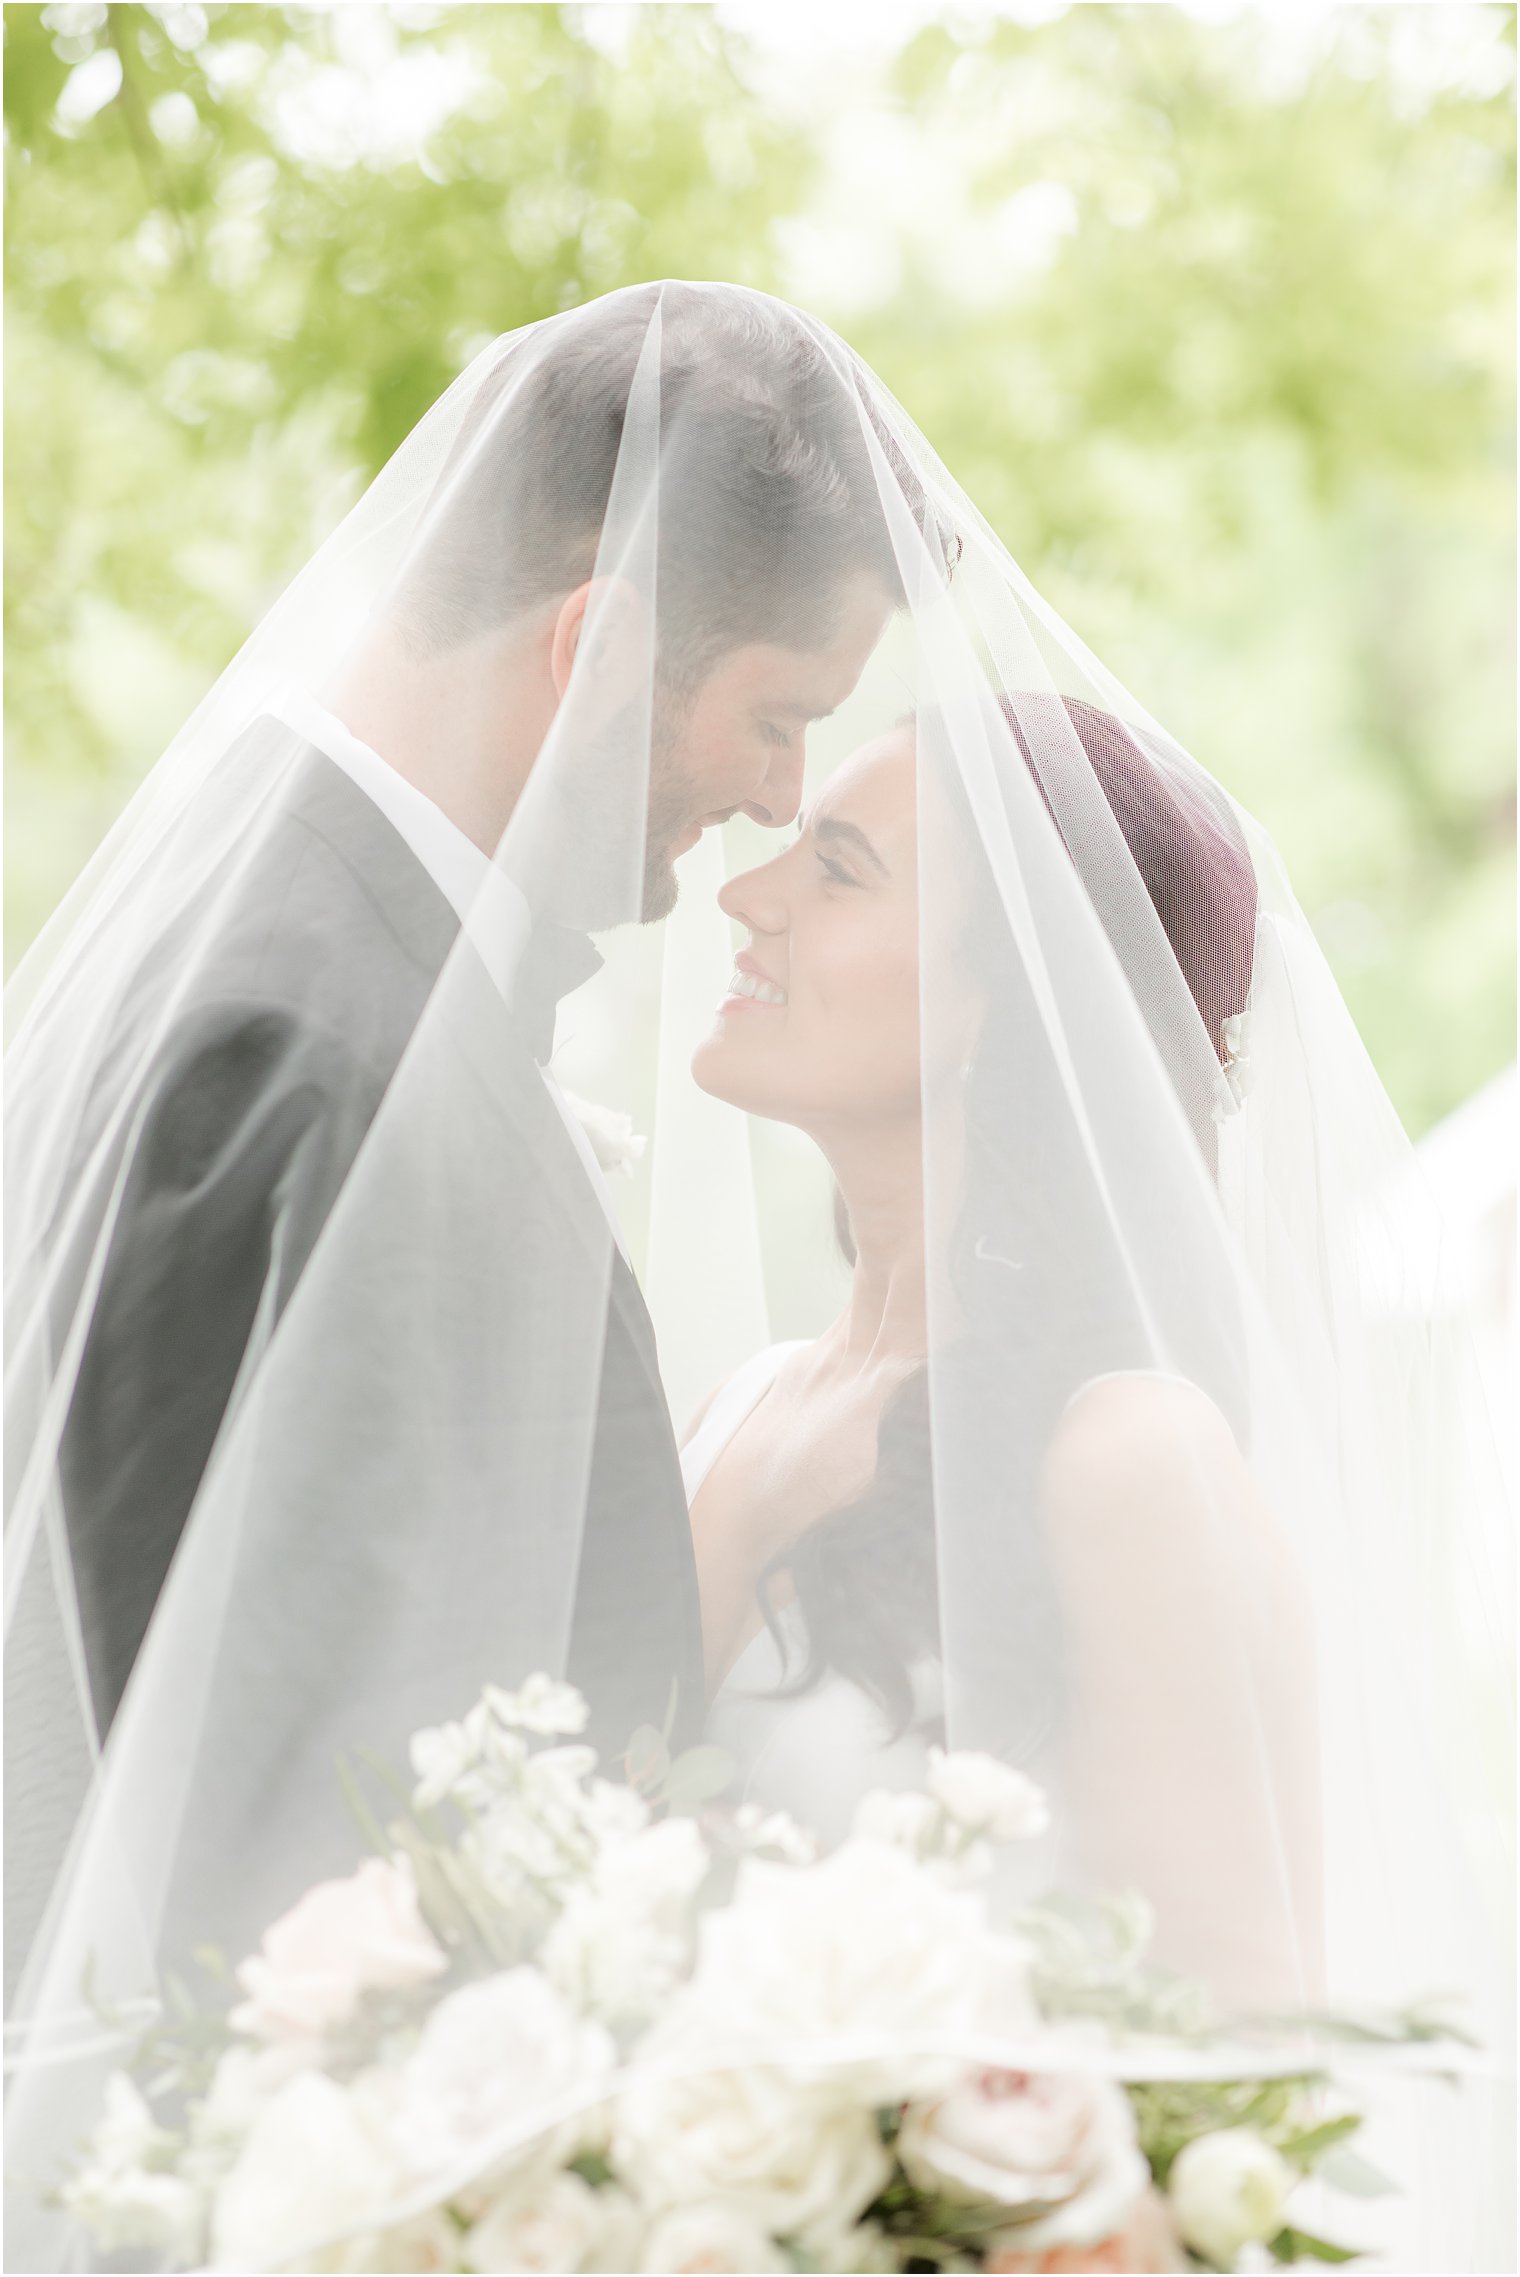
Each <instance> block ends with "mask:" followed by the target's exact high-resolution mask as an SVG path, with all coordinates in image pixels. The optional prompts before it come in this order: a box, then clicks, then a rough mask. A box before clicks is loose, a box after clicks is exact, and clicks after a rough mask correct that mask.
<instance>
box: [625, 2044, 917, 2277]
mask: <svg viewBox="0 0 1520 2277" xmlns="http://www.w3.org/2000/svg"><path fill="white" fill-rule="evenodd" d="M612 2160H613V2164H614V2165H615V2166H616V2168H617V2170H618V2172H619V2173H620V2174H621V2175H622V2176H623V2177H624V2179H625V2181H627V2182H628V2184H629V2185H630V2187H631V2188H632V2189H633V2191H634V2192H635V2194H636V2196H637V2197H638V2198H639V2199H640V2200H641V2201H642V2202H643V2203H644V2204H645V2205H646V2206H648V2207H651V2208H653V2209H656V2210H659V2209H664V2208H671V2207H679V2206H684V2205H686V2204H687V2203H689V2202H690V2201H692V2200H706V2199H718V2200H721V2201H722V2202H723V2203H724V2205H725V2206H728V2207H730V2208H731V2209H732V2210H733V2212H734V2213H735V2214H736V2215H742V2216H743V2217H744V2218H745V2219H746V2220H747V2221H748V2222H750V2223H751V2224H753V2225H754V2226H755V2227H756V2228H757V2229H759V2230H761V2231H763V2232H765V2233H766V2234H767V2235H769V2236H773V2237H796V2238H798V2239H799V2240H801V2242H802V2243H803V2244H804V2245H806V2246H809V2247H812V2246H816V2245H818V2244H821V2243H824V2242H826V2241H828V2240H829V2239H831V2238H834V2237H836V2236H837V2235H838V2234H839V2232H840V2231H841V2230H843V2229H847V2228H848V2227H849V2225H850V2223H851V2222H853V2221H854V2220H855V2218H856V2216H857V2215H858V2214H860V2213H861V2212H862V2211H863V2209H864V2208H865V2207H866V2206H868V2205H869V2204H870V2202H871V2200H872V2199H873V2198H874V2197H876V2196H877V2194H878V2192H880V2191H881V2190H882V2189H883V2188H884V2187H885V2185H886V2183H887V2181H888V2179H889V2177H890V2175H891V2171H892V2162H891V2160H890V2159H889V2158H888V2157H887V2154H886V2152H885V2150H884V2149H883V2147H882V2141H881V2135H880V2132H879V2130H878V2128H877V2125H876V2120H875V2116H874V2114H873V2112H871V2111H870V2110H868V2109H865V2108H863V2107H860V2106H852V2105H850V2104H847V2103H843V2102H841V2103H839V2104H837V2105H836V2106H835V2107H834V2108H833V2109H831V2110H829V2109H820V2108H819V2106H818V2104H817V2103H816V2101H814V2100H813V2099H811V2098H809V2097H808V2096H806V2095H803V2094H799V2092H798V2089H797V2085H796V2082H795V2081H794V2080H790V2079H788V2078H786V2077H785V2076H784V2075H783V2074H782V2073H781V2072H779V2071H776V2070H774V2069H768V2068H766V2067H764V2066H761V2065H751V2066H746V2067H745V2068H744V2069H742V2070H738V2071H712V2072H688V2073H672V2074H668V2075H666V2076H663V2077H661V2076H651V2077H648V2078H645V2079H643V2080H639V2081H636V2082H634V2084H633V2085H631V2086H630V2087H629V2088H628V2089H627V2090H626V2091H625V2093H624V2094H623V2096H622V2097H621V2098H620V2099H619V2102H618V2106H617V2110H616V2112H615V2114H614V2117H613V2125H612ZM684 2266H694V2265H693V2264H690V2263H688V2264H685V2265H684ZM720 2266H722V2265H720Z"/></svg>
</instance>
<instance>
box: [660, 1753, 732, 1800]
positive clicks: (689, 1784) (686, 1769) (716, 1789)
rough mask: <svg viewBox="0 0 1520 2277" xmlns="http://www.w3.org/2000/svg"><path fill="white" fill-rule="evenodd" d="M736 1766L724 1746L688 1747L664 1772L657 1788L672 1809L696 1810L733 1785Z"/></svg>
mask: <svg viewBox="0 0 1520 2277" xmlns="http://www.w3.org/2000/svg"><path fill="white" fill-rule="evenodd" d="M737 1769H738V1765H737V1764H736V1763H735V1761H734V1758H733V1756H732V1755H730V1754H729V1752H728V1749H727V1748H726V1747H688V1748H687V1750H686V1752H685V1753H684V1755H678V1756H677V1757H676V1759H675V1761H674V1763H672V1764H671V1766H670V1769H669V1770H668V1771H667V1772H666V1774H665V1779H664V1784H663V1787H662V1790H661V1791H662V1792H663V1794H664V1797H665V1800H666V1802H667V1803H669V1805H670V1807H671V1809H672V1810H673V1811H694V1810H699V1809H700V1808H701V1806H702V1804H703V1803H710V1802H711V1801H713V1799H714V1798H715V1797H716V1796H718V1795H721V1794H722V1793H723V1791H724V1789H725V1788H726V1787H730V1786H732V1785H733V1780H734V1773H735V1772H736V1770H737Z"/></svg>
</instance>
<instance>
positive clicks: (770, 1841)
mask: <svg viewBox="0 0 1520 2277" xmlns="http://www.w3.org/2000/svg"><path fill="white" fill-rule="evenodd" d="M734 1832H735V1833H736V1834H737V1835H738V1836H739V1837H740V1839H741V1841H742V1843H743V1845H744V1848H745V1849H746V1850H774V1851H775V1853H776V1855H777V1857H778V1858H784V1859H786V1861H787V1863H788V1864H789V1865H792V1866H808V1865H811V1864H812V1861H813V1860H814V1859H815V1858H816V1857H817V1855H818V1837H817V1836H816V1835H815V1834H810V1833H809V1832H808V1830H807V1828H806V1827H802V1826H799V1825H798V1824H797V1821H796V1820H795V1819H794V1818H792V1817H790V1816H789V1815H788V1813H787V1812H785V1811H769V1810H766V1809H765V1808H764V1806H763V1805H762V1804H760V1803H741V1804H740V1805H739V1808H738V1809H737V1810H736V1811H735V1813H734Z"/></svg>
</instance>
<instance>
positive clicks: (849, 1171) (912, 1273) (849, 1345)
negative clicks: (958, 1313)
mask: <svg viewBox="0 0 1520 2277" xmlns="http://www.w3.org/2000/svg"><path fill="white" fill-rule="evenodd" d="M826 1151H827V1153H828V1156H829V1161H830V1164H831V1167H832V1168H833V1172H834V1176H835V1177H836V1179H837V1180H838V1181H839V1191H840V1193H841V1195H842V1196H843V1197H844V1205H845V1208H846V1209H847V1210H848V1212H849V1216H850V1232H851V1236H852V1238H853V1240H854V1244H855V1270H854V1274H853V1276H852V1279H851V1282H850V1301H849V1304H848V1306H847V1307H846V1309H845V1312H844V1315H843V1318H842V1320H841V1322H840V1330H841V1332H842V1335H843V1339H844V1346H845V1350H846V1351H847V1352H848V1353H849V1354H850V1356H851V1357H853V1358H858V1359H860V1360H861V1361H866V1360H877V1359H881V1360H897V1359H904V1360H907V1359H918V1358H919V1357H920V1356H921V1355H922V1353H923V1350H924V1341H925V1330H924V1193H923V1166H922V1157H923V1148H922V1140H921V1135H920V1131H919V1126H918V1124H917V1122H916V1121H914V1122H912V1123H911V1124H905V1125H904V1126H903V1127H902V1128H901V1130H898V1131H891V1130H885V1131H884V1130H882V1129H881V1128H880V1127H877V1128H874V1129H873V1130H872V1131H871V1132H870V1134H869V1136H868V1137H866V1138H865V1139H863V1140H860V1141H857V1142H855V1143H851V1141H850V1140H849V1139H848V1138H846V1139H844V1140H836V1141H835V1143H833V1144H832V1145H830V1146H829V1148H828V1149H827V1150H826Z"/></svg>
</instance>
